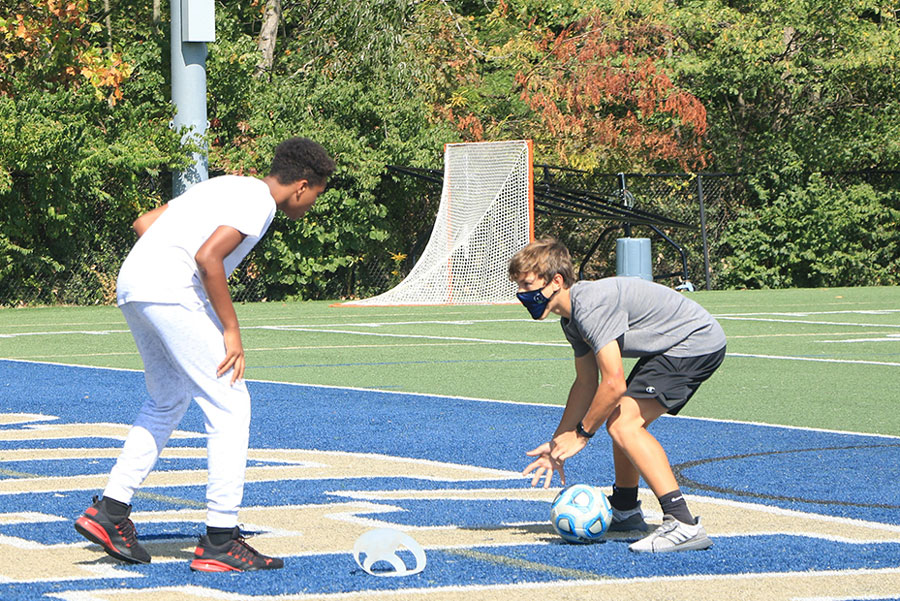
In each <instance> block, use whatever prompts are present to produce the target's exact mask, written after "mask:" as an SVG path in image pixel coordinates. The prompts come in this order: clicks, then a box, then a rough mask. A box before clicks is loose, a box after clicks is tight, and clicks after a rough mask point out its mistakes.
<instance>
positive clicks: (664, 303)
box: [560, 277, 726, 357]
mask: <svg viewBox="0 0 900 601" xmlns="http://www.w3.org/2000/svg"><path fill="white" fill-rule="evenodd" d="M570 298H571V300H572V317H571V319H566V318H562V319H561V320H560V323H561V324H562V328H563V332H564V333H565V335H566V339H567V340H568V341H569V343H570V344H571V345H572V348H573V349H574V350H575V356H576V357H581V356H583V355H585V354H586V353H589V352H591V351H593V352H595V353H596V352H597V351H599V350H600V349H601V348H603V347H604V346H606V345H607V344H609V343H610V342H612V341H613V340H618V341H619V348H620V349H621V352H622V356H623V357H644V356H646V355H657V354H665V355H668V356H670V357H696V356H699V355H706V354H709V353H714V352H716V351H718V350H719V349H721V348H722V347H724V346H725V342H726V341H725V332H724V331H723V330H722V326H720V325H719V322H717V321H716V320H715V319H714V318H713V316H712V315H710V314H709V312H707V310H706V309H704V308H703V307H701V306H700V305H698V304H697V303H696V302H694V301H692V300H691V299H689V298H687V297H686V296H684V295H683V294H681V293H679V292H676V291H674V290H672V289H671V288H667V287H665V286H662V285H660V284H655V283H653V282H650V281H647V280H643V279H640V278H631V277H612V278H604V279H602V280H596V281H583V282H576V283H575V284H574V285H573V286H572V288H571V290H570Z"/></svg>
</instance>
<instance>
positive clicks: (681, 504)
mask: <svg viewBox="0 0 900 601" xmlns="http://www.w3.org/2000/svg"><path fill="white" fill-rule="evenodd" d="M659 505H660V507H662V512H663V513H664V514H666V515H670V516H672V517H673V518H675V519H676V520H678V521H679V522H684V523H685V524H692V525H693V524H694V523H695V522H696V520H695V519H694V516H693V515H692V514H691V511H690V510H689V509H688V506H687V502H686V501H685V500H684V495H682V494H681V489H680V488H676V489H675V490H673V491H672V492H670V493H666V494H664V495H663V496H661V497H660V498H659Z"/></svg>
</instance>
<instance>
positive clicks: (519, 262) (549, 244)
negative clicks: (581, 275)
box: [509, 238, 576, 288]
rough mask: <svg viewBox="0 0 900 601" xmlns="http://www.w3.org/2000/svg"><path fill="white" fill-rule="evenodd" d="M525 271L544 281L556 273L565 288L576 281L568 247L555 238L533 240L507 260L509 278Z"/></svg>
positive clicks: (523, 273)
mask: <svg viewBox="0 0 900 601" xmlns="http://www.w3.org/2000/svg"><path fill="white" fill-rule="evenodd" d="M527 273H533V274H535V275H536V276H538V277H539V278H541V279H543V280H544V281H545V282H549V281H550V280H552V279H553V276H555V275H556V274H557V273H558V274H559V275H561V276H562V278H563V284H564V285H565V287H566V288H571V286H572V284H574V283H575V281H576V277H575V267H574V266H573V265H572V257H571V255H569V249H568V248H566V247H565V245H563V243H562V242H560V241H559V240H557V239H556V238H541V239H540V240H535V241H534V242H532V243H531V244H529V245H528V246H526V247H525V248H523V249H522V250H520V251H519V252H517V253H516V254H514V255H513V256H512V258H511V259H510V260H509V279H510V280H512V281H516V280H518V279H519V278H520V277H521V276H523V275H525V274H527Z"/></svg>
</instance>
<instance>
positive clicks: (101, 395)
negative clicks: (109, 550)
mask: <svg viewBox="0 0 900 601" xmlns="http://www.w3.org/2000/svg"><path fill="white" fill-rule="evenodd" d="M0 382H2V385H0V413H20V412H21V413H41V414H44V415H48V416H54V417H58V418H59V419H58V420H55V421H51V422H46V423H51V424H52V423H59V422H61V423H99V422H114V423H122V424H128V423H130V422H131V420H132V419H133V417H134V416H135V414H136V413H137V410H138V407H139V405H140V403H141V402H142V400H143V399H144V398H145V396H146V391H145V389H144V383H143V375H142V374H140V373H137V372H128V371H113V370H98V369H86V368H75V367H65V366H54V365H39V364H29V363H23V362H14V361H0ZM249 385H250V390H251V393H252V395H253V403H254V404H253V421H252V425H251V446H252V447H254V448H298V449H318V450H336V451H351V452H361V453H377V454H385V455H389V456H400V457H411V458H421V459H428V460H434V461H446V462H451V463H457V464H471V465H477V466H483V467H491V468H497V469H503V470H514V471H519V470H521V469H522V468H523V467H524V466H525V465H526V464H527V463H528V461H529V459H528V458H527V457H525V455H524V453H525V451H526V450H528V449H530V448H533V447H535V446H537V445H539V444H540V443H542V442H544V441H545V440H546V438H547V436H549V435H550V433H551V432H552V430H553V429H554V428H555V426H556V423H557V422H558V419H559V416H560V412H561V408H559V407H550V406H536V405H524V404H511V403H492V402H481V401H473V400H466V399H455V398H444V397H429V396H423V395H409V394H392V393H383V392H366V391H358V390H346V389H338V388H322V387H309V386H292V385H284V384H273V383H263V382H251V383H250V384H249ZM19 427H20V426H15V425H12V426H0V431H2V430H10V429H18V428H19ZM180 429H181V430H186V431H192V432H198V433H199V432H202V431H203V420H202V415H201V414H200V411H199V410H198V409H197V408H196V406H192V407H191V409H190V410H189V411H188V413H187V415H186V416H185V419H184V421H183V422H182V424H181V427H180ZM652 431H653V433H654V435H655V436H656V437H657V438H658V439H659V440H660V442H661V443H662V444H663V446H664V447H665V448H666V449H667V452H668V454H669V457H670V459H671V461H672V462H673V465H675V466H676V469H678V470H679V473H680V474H681V475H682V476H683V477H684V478H687V479H688V480H689V481H690V482H692V483H693V485H686V486H684V491H685V492H687V493H693V494H700V495H706V496H713V497H719V498H726V499H733V500H736V501H749V502H753V503H761V504H767V505H772V506H777V507H782V508H787V509H795V510H798V511H806V512H814V513H818V514H823V515H833V516H846V517H852V518H856V519H862V520H870V521H876V522H882V523H885V524H889V525H893V526H900V487H898V486H897V485H896V483H897V482H898V481H900V439H897V438H887V437H878V436H858V435H852V434H841V433H831V432H820V431H812V430H799V429H787V428H777V427H763V426H756V425H750V424H736V423H725V422H717V421H711V420H696V419H689V418H675V419H669V418H667V419H662V420H659V422H658V423H656V424H654V426H652ZM119 445H121V442H120V441H117V440H110V439H108V438H107V439H104V438H92V437H91V438H81V439H61V440H52V441H47V440H41V439H34V440H24V441H15V442H0V460H2V453H3V451H4V450H6V449H25V448H80V447H83V448H106V447H117V446H119ZM171 445H172V446H185V447H203V445H204V443H203V440H202V439H187V440H173V441H172V442H171ZM609 455H610V454H609V443H608V439H606V437H605V435H601V436H599V437H598V438H596V439H595V440H594V441H593V442H592V443H591V445H590V446H589V447H588V448H587V449H586V450H585V451H583V452H582V453H580V454H579V455H578V456H576V457H574V458H572V459H571V460H569V461H568V462H567V474H568V476H569V480H570V483H576V482H584V483H591V484H598V485H603V486H608V485H609V484H610V483H611V478H612V474H613V470H612V462H611V458H610V456H609ZM112 462H113V460H112V459H97V460H88V461H43V462H42V461H22V462H3V461H0V482H2V481H4V480H9V479H13V478H21V477H22V476H23V475H25V474H34V475H37V476H41V477H45V478H46V477H53V476H68V475H77V474H103V473H106V472H108V471H109V468H110V467H111V466H112ZM204 464H205V462H204V460H202V459H164V460H161V461H160V464H159V466H158V469H159V470H184V469H202V468H203V467H204ZM251 465H271V463H263V462H251ZM873 466H874V469H873ZM863 473H864V474H865V479H864V483H861V481H860V474H863ZM527 486H528V483H527V481H525V480H519V479H516V480H506V479H500V480H488V481H464V482H441V481H430V480H421V479H416V478H411V477H407V476H404V475H403V474H397V475H396V476H395V477H389V478H386V477H382V478H350V479H329V478H327V477H326V478H323V479H319V480H297V481H290V482H258V483H249V484H248V485H247V487H246V490H245V499H244V501H245V505H290V504H297V505H300V504H304V505H305V504H328V503H336V502H343V501H346V500H347V498H346V497H343V496H341V494H340V493H341V491H367V490H372V491H379V490H395V489H404V490H406V489H409V490H432V489H434V490H442V489H454V490H459V489H477V488H525V487H527ZM96 492H97V493H99V491H96ZM151 492H152V493H153V495H155V496H153V497H149V498H144V497H141V498H137V499H136V501H135V502H136V504H138V505H139V510H140V511H159V510H170V509H182V508H184V507H185V506H190V507H194V508H202V507H203V504H204V498H205V491H204V488H203V487H202V486H183V487H166V488H154V489H153V490H152V491H151ZM91 494H93V493H91V492H89V491H75V492H69V491H61V492H55V493H41V494H27V495H12V494H7V495H0V513H10V512H18V511H33V512H41V513H45V514H48V515H53V516H58V517H60V518H64V519H63V520H62V521H52V522H46V523H43V524H40V525H39V527H37V526H38V525H34V524H5V525H4V524H0V536H9V537H16V538H22V539H25V540H28V541H33V542H35V543H38V544H45V545H49V544H66V543H74V542H79V541H80V540H81V539H80V538H79V537H78V535H77V534H76V533H75V532H74V530H73V529H72V520H73V519H74V518H75V517H77V516H78V515H79V514H80V513H81V511H83V510H84V509H85V507H87V505H89V504H90V496H91ZM186 504H188V505H186ZM383 504H385V505H391V506H394V507H398V508H399V509H400V510H399V511H396V512H393V513H391V514H387V515H389V519H390V521H392V522H393V523H395V524H397V525H399V526H403V525H410V526H457V527H461V528H475V529H479V528H485V529H489V528H492V527H496V526H497V525H499V524H504V523H528V522H545V521H546V519H547V515H548V510H549V507H548V504H547V503H543V502H531V501H475V500H473V501H460V500H452V501H443V500H421V499H420V500H409V499H400V500H393V499H392V500H390V501H387V502H385V503H383ZM653 509H656V508H653ZM384 516H385V514H379V517H380V518H384ZM548 528H549V527H548ZM201 529H202V525H199V524H193V523H180V522H167V523H151V524H145V525H142V527H141V536H142V538H144V539H147V540H166V539H172V540H175V539H178V540H181V539H190V538H193V537H195V536H197V535H198V534H199V533H200V530H201ZM548 532H549V529H548ZM545 541H546V542H549V543H550V544H536V545H522V546H511V547H499V548H495V547H480V548H476V549H471V550H470V551H471V552H470V553H468V554H467V553H466V552H465V551H453V550H430V551H429V553H428V562H429V568H428V569H427V570H426V572H424V573H423V574H419V575H416V576H411V577H408V578H401V579H397V578H372V577H370V576H368V575H366V574H364V573H363V572H362V571H361V570H360V569H359V568H358V567H357V566H356V564H355V563H354V561H353V559H352V557H351V556H350V555H349V554H346V553H345V554H336V555H328V554H322V555H313V556H296V557H289V558H288V562H287V566H286V568H285V569H284V570H281V571H277V572H273V573H258V574H255V575H254V576H253V578H252V580H248V579H246V578H242V577H240V576H234V575H198V574H193V573H191V572H190V570H188V569H187V563H186V562H176V563H172V564H151V565H149V566H122V567H120V568H119V569H121V570H125V571H127V572H130V573H133V574H135V575H139V576H140V577H139V578H134V579H128V578H118V579H109V580H104V579H89V580H83V581H71V582H63V583H53V582H49V583H45V582H38V583H34V582H32V583H28V584H27V586H26V585H19V584H16V583H3V584H0V599H23V600H26V601H27V600H30V599H48V597H45V596H44V595H45V594H52V593H59V592H63V591H78V590H93V589H100V588H108V587H109V588H132V587H133V588H138V589H142V588H146V587H155V586H177V585H196V586H204V587H211V588H214V589H216V590H220V591H223V592H230V593H235V594H237V595H242V594H244V595H247V594H250V593H255V594H263V593H265V594H291V593H303V592H309V593H338V592H352V591H365V590H379V589H392V588H418V587H438V586H455V585H466V584H479V585H489V584H505V583H515V582H550V581H556V580H571V579H578V578H582V577H608V578H650V577H654V576H681V575H696V574H700V575H716V574H741V573H767V572H790V571H794V572H805V571H816V570H835V569H840V570H848V569H865V568H900V545H898V544H894V543H878V544H875V543H871V544H851V543H846V542H836V541H826V540H822V539H811V538H807V537H803V536H787V535H782V536H775V535H765V536H741V537H716V538H715V545H714V546H713V548H712V549H710V550H708V551H704V552H697V553H683V554H676V556H675V557H672V556H669V555H667V556H653V555H649V556H648V555H640V556H638V555H636V554H634V553H631V552H629V551H628V550H627V544H626V542H627V541H612V540H611V541H608V542H605V543H601V544H596V545H588V546H582V545H566V544H562V543H560V542H558V539H555V538H554V537H553V536H552V535H548V537H547V538H546V539H545ZM103 557H104V556H102V555H98V561H104V559H103ZM311 575H314V576H311Z"/></svg>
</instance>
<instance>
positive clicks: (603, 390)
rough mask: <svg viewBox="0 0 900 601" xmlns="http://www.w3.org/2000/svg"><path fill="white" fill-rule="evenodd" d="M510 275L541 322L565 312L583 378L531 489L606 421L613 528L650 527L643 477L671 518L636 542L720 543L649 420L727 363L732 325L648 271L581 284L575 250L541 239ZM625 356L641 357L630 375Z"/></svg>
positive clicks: (535, 453) (536, 452) (532, 470)
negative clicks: (694, 507)
mask: <svg viewBox="0 0 900 601" xmlns="http://www.w3.org/2000/svg"><path fill="white" fill-rule="evenodd" d="M509 278H510V280H512V281H514V282H516V284H517V285H518V287H519V292H518V294H517V295H516V296H517V297H518V299H519V300H520V301H521V302H522V304H523V305H525V307H526V308H527V309H528V312H529V313H530V314H531V316H532V318H534V319H544V318H546V317H547V316H548V315H549V314H550V313H556V314H557V315H559V316H560V324H561V325H562V329H563V334H564V335H565V336H566V339H567V340H568V341H569V344H571V345H572V350H573V351H574V355H575V381H574V383H573V384H572V387H571V389H570V391H569V396H568V399H567V400H566V408H565V411H563V414H562V418H561V419H560V422H559V426H558V427H557V428H556V431H555V432H554V434H553V438H552V440H550V441H549V442H546V443H544V444H542V445H541V446H539V447H537V448H535V449H533V450H531V451H529V452H528V453H527V455H529V456H531V457H534V458H535V460H534V461H533V462H532V463H531V464H530V465H528V467H526V468H525V470H524V471H523V473H524V474H533V477H532V481H531V483H532V486H535V485H537V484H538V482H540V480H541V478H543V479H544V487H545V488H547V487H549V486H550V481H551V479H552V477H553V472H554V471H556V472H559V475H560V479H561V480H562V483H563V484H565V480H566V479H565V472H564V470H563V465H564V463H565V461H566V459H568V458H569V457H572V456H573V455H575V454H577V453H579V452H580V451H581V450H582V449H583V448H584V447H585V446H586V445H587V443H588V441H589V440H590V439H591V437H593V436H594V434H595V433H596V432H597V430H599V429H600V428H601V427H602V426H603V424H604V423H605V424H606V429H607V431H608V432H609V435H610V438H611V439H612V442H613V464H614V466H615V472H616V473H615V485H614V486H613V494H612V496H611V497H610V503H611V505H612V508H613V516H612V522H611V524H610V527H609V528H610V530H616V531H630V530H641V531H646V530H648V525H647V523H646V522H645V521H644V515H643V512H642V510H641V503H640V501H638V498H637V496H638V483H639V480H640V478H641V477H643V478H644V480H645V481H646V482H647V484H648V485H649V486H650V489H651V490H652V491H653V493H654V494H655V495H656V497H657V499H658V500H659V504H660V507H661V508H662V510H663V523H662V525H660V526H659V527H658V528H657V529H656V530H655V531H653V532H652V533H650V534H649V535H648V536H646V537H644V538H643V539H641V540H639V541H637V542H635V543H633V544H632V545H630V547H629V548H630V549H631V550H632V551H638V552H649V553H661V552H668V551H688V550H695V549H706V548H708V547H710V546H711V545H712V541H711V540H710V539H709V537H708V536H707V534H706V531H705V529H704V528H703V526H702V525H700V520H699V518H696V517H694V515H693V514H692V513H691V512H690V510H689V509H688V506H687V502H686V501H685V499H684V496H683V495H682V494H681V489H680V487H679V486H678V482H677V481H676V479H675V475H674V474H673V472H672V468H671V466H670V465H669V459H668V457H667V456H666V452H665V451H664V450H663V448H662V446H661V445H660V444H659V441H657V440H656V438H654V437H653V435H652V434H650V433H649V432H648V431H647V427H648V426H649V425H650V424H651V423H652V422H653V421H654V420H656V419H657V418H658V417H660V416H661V415H663V414H665V413H670V414H676V413H678V412H679V411H680V410H681V408H682V407H684V405H685V403H687V402H688V401H689V400H690V398H691V397H692V396H693V395H694V393H695V392H696V390H697V388H698V387H699V386H700V384H702V383H703V382H704V381H706V380H707V379H708V378H709V377H710V376H711V375H712V374H713V372H715V371H716V369H717V368H718V367H719V365H720V364H721V363H722V360H723V359H724V357H725V345H726V339H725V332H724V331H723V330H722V327H721V326H720V325H719V323H718V322H717V321H716V320H715V319H714V318H713V316H712V315H710V314H709V313H708V312H707V311H706V309H704V308H703V307H701V306H700V305H699V304H697V303H696V302H694V301H693V300H691V299H689V298H687V297H685V296H684V295H682V294H680V293H678V292H676V291H674V290H672V289H671V288H667V287H665V286H661V285H659V284H655V283H653V282H649V281H646V280H642V279H640V278H628V277H614V278H604V279H601V280H597V281H583V282H576V281H575V270H574V268H573V265H572V259H571V257H570V256H569V251H568V249H566V247H565V246H563V245H562V244H561V243H560V242H559V241H557V240H554V239H552V238H545V239H543V240H537V241H535V242H532V243H531V244H529V245H528V246H526V247H525V248H523V249H522V250H520V251H519V252H517V253H516V254H515V255H513V257H512V258H511V259H510V262H509ZM622 357H635V358H638V362H637V363H636V364H635V366H634V368H633V369H632V371H631V373H630V374H629V376H628V378H627V379H626V377H625V368H624V365H623V363H622Z"/></svg>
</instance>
